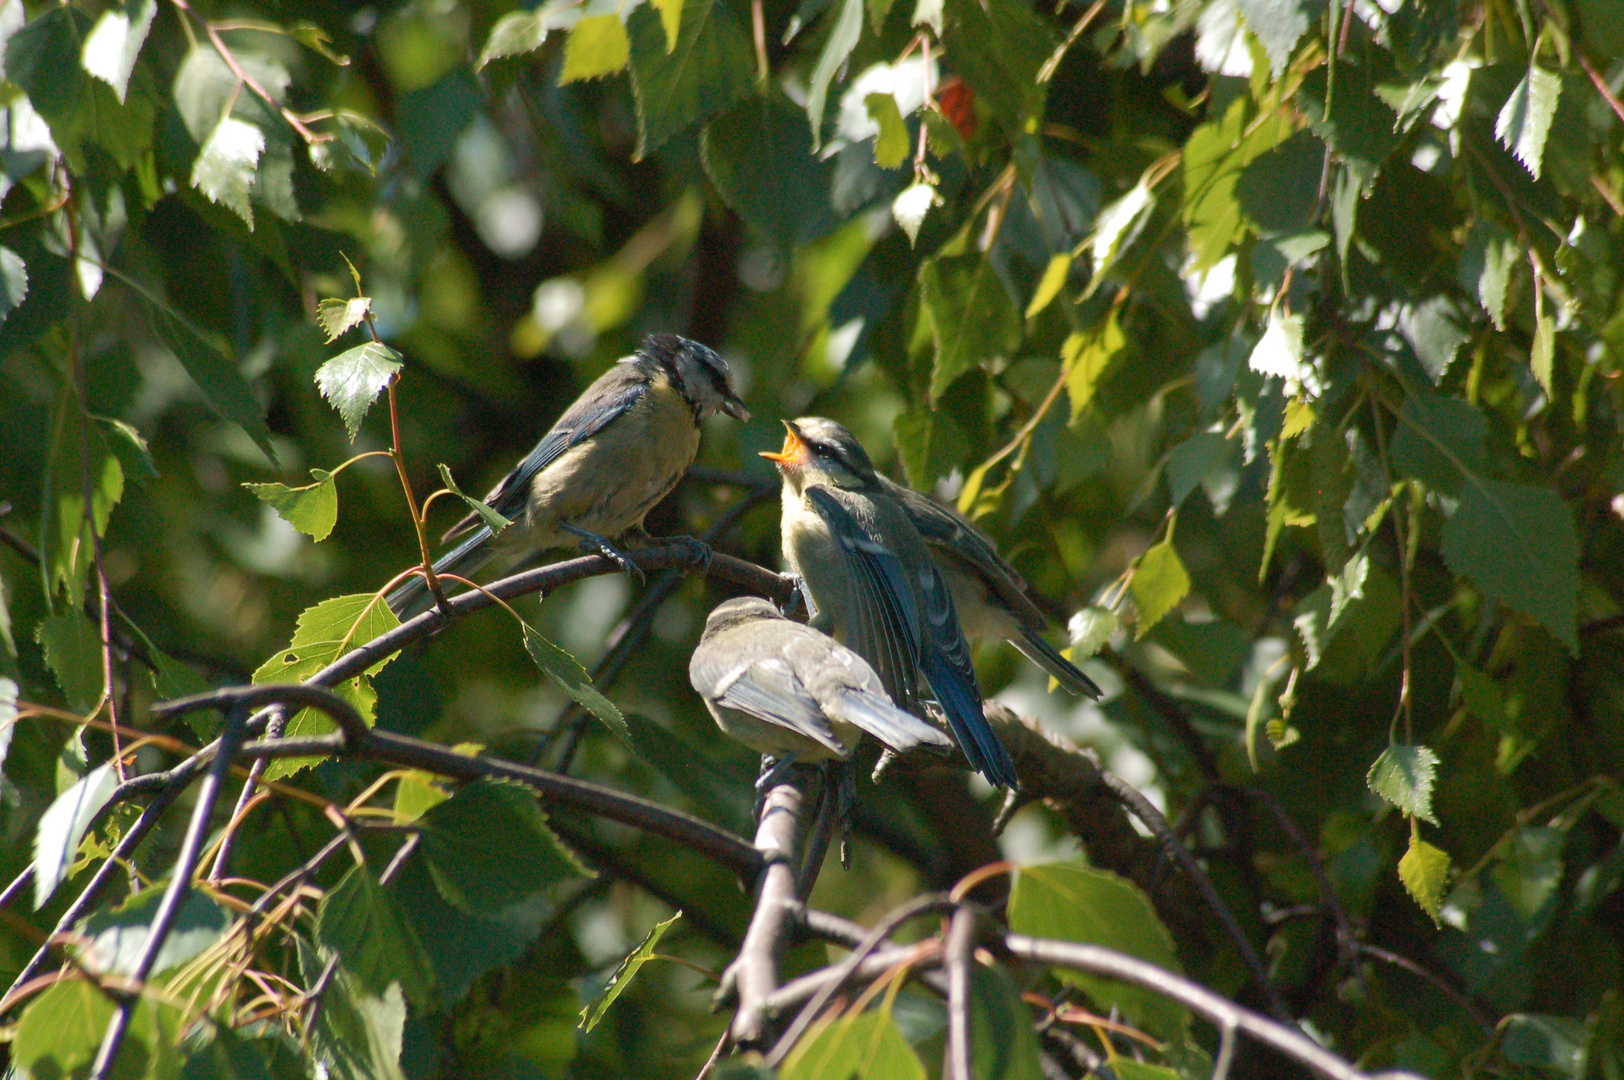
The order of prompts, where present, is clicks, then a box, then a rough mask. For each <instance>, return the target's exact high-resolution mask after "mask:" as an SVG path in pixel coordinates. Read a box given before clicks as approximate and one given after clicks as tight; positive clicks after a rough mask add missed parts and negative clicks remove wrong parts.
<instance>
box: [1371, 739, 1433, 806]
mask: <svg viewBox="0 0 1624 1080" xmlns="http://www.w3.org/2000/svg"><path fill="white" fill-rule="evenodd" d="M1437 776H1438V755H1437V754H1435V753H1433V752H1432V750H1430V749H1429V748H1427V747H1425V746H1407V745H1403V744H1399V743H1395V744H1393V745H1391V746H1389V747H1388V748H1387V749H1385V750H1383V751H1382V752H1381V755H1380V756H1379V757H1377V758H1376V760H1375V761H1374V762H1373V763H1372V764H1371V766H1370V771H1369V773H1367V774H1366V775H1365V783H1366V785H1368V786H1369V788H1370V790H1371V791H1374V792H1375V793H1376V794H1378V795H1380V796H1381V797H1382V798H1383V799H1386V800H1387V801H1388V802H1390V803H1392V804H1393V805H1394V806H1396V807H1398V808H1399V810H1401V811H1403V812H1404V813H1405V814H1406V815H1408V816H1412V817H1418V818H1420V819H1421V820H1422V821H1430V822H1432V824H1434V825H1436V824H1438V819H1437V817H1436V816H1435V815H1434V814H1433V812H1432V786H1433V783H1434V782H1435V781H1436V780H1437Z"/></svg>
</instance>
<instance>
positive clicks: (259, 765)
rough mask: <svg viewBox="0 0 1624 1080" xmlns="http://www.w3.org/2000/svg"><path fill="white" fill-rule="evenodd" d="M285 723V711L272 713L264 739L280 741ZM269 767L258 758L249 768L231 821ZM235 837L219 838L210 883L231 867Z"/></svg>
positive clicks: (234, 835)
mask: <svg viewBox="0 0 1624 1080" xmlns="http://www.w3.org/2000/svg"><path fill="white" fill-rule="evenodd" d="M287 723H288V713H287V710H286V709H280V710H278V711H276V712H274V713H272V714H271V718H270V720H269V721H267V722H266V724H265V737H266V738H267V739H280V738H281V737H282V731H283V729H284V728H286V727H287ZM269 766H270V760H269V759H268V758H260V759H259V760H257V761H255V762H254V764H253V765H252V766H250V767H249V769H248V779H247V780H244V781H243V785H242V792H241V794H239V795H238V796H237V805H236V806H235V807H234V808H233V809H232V811H231V819H232V820H233V821H236V820H238V819H240V818H241V817H242V815H243V812H244V811H246V810H247V809H248V802H249V800H250V799H252V798H253V797H254V792H255V791H257V790H258V789H259V782H260V780H261V779H263V778H264V776H265V770H266V768H268V767H269ZM236 836H237V833H236V830H232V831H230V832H228V833H226V834H225V835H224V836H223V837H221V838H220V850H219V851H218V852H217V853H215V856H214V866H213V867H212V868H211V869H210V870H209V880H210V881H219V880H220V879H221V878H223V877H225V874H226V867H228V866H230V865H231V842H232V840H234V839H236Z"/></svg>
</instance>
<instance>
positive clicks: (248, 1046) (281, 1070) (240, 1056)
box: [179, 1026, 309, 1080]
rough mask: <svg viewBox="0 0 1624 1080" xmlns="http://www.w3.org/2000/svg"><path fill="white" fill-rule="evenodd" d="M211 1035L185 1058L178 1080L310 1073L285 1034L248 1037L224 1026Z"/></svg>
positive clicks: (259, 1079) (290, 1078) (301, 1077)
mask: <svg viewBox="0 0 1624 1080" xmlns="http://www.w3.org/2000/svg"><path fill="white" fill-rule="evenodd" d="M213 1034H214V1037H213V1038H211V1039H209V1041H208V1045H206V1046H204V1047H202V1048H201V1049H199V1050H197V1051H196V1052H195V1053H193V1054H192V1056H190V1057H188V1058H187V1059H186V1067H185V1068H184V1069H182V1070H181V1073H180V1077H179V1080H305V1078H306V1077H307V1076H308V1075H309V1073H308V1072H306V1070H305V1068H304V1065H303V1064H302V1063H301V1061H300V1060H299V1053H298V1050H297V1044H296V1043H294V1042H293V1040H292V1039H291V1038H289V1037H288V1036H287V1035H285V1034H269V1035H261V1036H259V1037H257V1038H252V1039H250V1038H244V1037H242V1036H241V1035H239V1034H237V1033H236V1032H235V1031H234V1030H232V1029H231V1028H229V1027H224V1026H221V1027H217V1028H215V1029H214V1033H213ZM188 1045H190V1044H188Z"/></svg>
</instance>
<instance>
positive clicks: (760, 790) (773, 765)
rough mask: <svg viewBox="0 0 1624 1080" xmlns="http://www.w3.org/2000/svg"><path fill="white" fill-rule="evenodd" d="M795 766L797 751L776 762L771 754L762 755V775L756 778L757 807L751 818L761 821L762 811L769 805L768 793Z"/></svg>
mask: <svg viewBox="0 0 1624 1080" xmlns="http://www.w3.org/2000/svg"><path fill="white" fill-rule="evenodd" d="M794 764H795V751H793V750H791V751H790V752H789V753H787V754H785V755H784V756H783V757H781V758H778V759H776V760H774V758H773V756H772V755H771V754H762V755H761V775H760V776H758V777H756V805H755V809H754V811H753V812H752V814H751V816H752V817H754V818H755V820H756V821H757V822H760V821H761V811H762V809H763V808H764V807H765V806H766V805H767V792H769V791H771V790H772V789H773V788H774V787H776V786H777V785H778V782H779V781H780V780H782V779H784V777H786V776H788V775H789V770H790V768H791V767H792V766H793V765H794Z"/></svg>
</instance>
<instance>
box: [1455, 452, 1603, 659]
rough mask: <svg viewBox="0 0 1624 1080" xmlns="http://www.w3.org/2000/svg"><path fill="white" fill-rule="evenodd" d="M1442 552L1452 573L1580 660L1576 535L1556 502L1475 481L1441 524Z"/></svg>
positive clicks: (1547, 495) (1538, 493)
mask: <svg viewBox="0 0 1624 1080" xmlns="http://www.w3.org/2000/svg"><path fill="white" fill-rule="evenodd" d="M1441 548H1442V551H1443V556H1444V561H1445V562H1446V563H1448V564H1449V569H1450V570H1451V571H1453V572H1454V573H1456V574H1459V575H1460V576H1462V577H1466V578H1470V579H1471V581H1472V584H1474V585H1476V586H1477V588H1478V589H1479V590H1481V591H1482V592H1483V594H1484V595H1485V596H1489V597H1492V598H1493V599H1495V600H1498V601H1500V602H1501V603H1504V604H1507V605H1509V606H1510V607H1512V608H1515V609H1516V610H1517V611H1520V612H1522V613H1523V614H1524V615H1527V616H1529V617H1530V618H1532V619H1534V620H1535V621H1536V622H1538V623H1539V624H1540V625H1542V626H1544V627H1545V629H1547V630H1549V631H1550V632H1551V636H1552V637H1554V638H1556V640H1558V641H1560V642H1562V644H1564V645H1566V646H1567V647H1568V651H1569V652H1571V653H1573V655H1575V656H1577V655H1578V654H1579V634H1578V622H1577V620H1578V615H1577V604H1578V594H1579V534H1578V531H1577V530H1576V529H1575V528H1574V524H1573V511H1572V510H1571V509H1570V508H1569V507H1568V505H1567V504H1566V503H1564V502H1563V501H1562V499H1561V498H1560V497H1559V496H1557V495H1556V494H1555V493H1553V492H1550V491H1547V490H1546V489H1544V488H1540V487H1532V486H1530V485H1527V484H1508V483H1504V482H1502V481H1499V480H1488V479H1481V478H1479V479H1476V480H1474V481H1473V482H1472V483H1471V484H1469V485H1468V486H1467V487H1466V489H1465V491H1464V492H1463V493H1462V494H1461V499H1460V505H1459V506H1457V507H1456V508H1455V512H1454V514H1452V515H1450V517H1449V520H1447V521H1445V522H1444V527H1443V535H1442V544H1441Z"/></svg>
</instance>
